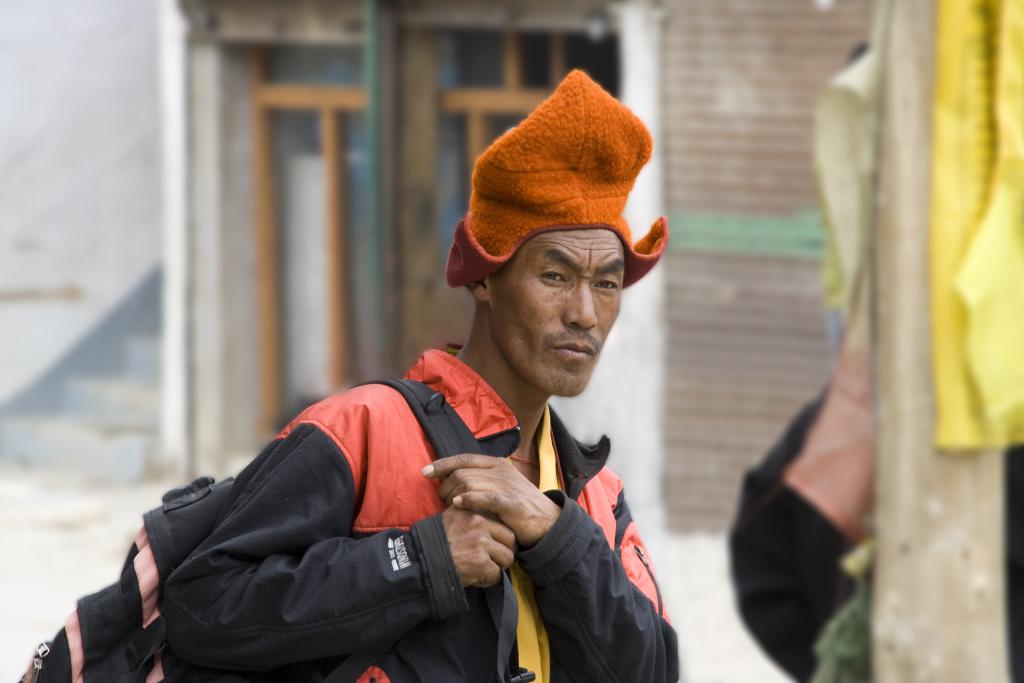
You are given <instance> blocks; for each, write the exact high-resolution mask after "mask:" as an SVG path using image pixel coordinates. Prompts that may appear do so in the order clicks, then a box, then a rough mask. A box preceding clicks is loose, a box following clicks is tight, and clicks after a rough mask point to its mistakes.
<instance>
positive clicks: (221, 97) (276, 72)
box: [0, 0, 869, 530]
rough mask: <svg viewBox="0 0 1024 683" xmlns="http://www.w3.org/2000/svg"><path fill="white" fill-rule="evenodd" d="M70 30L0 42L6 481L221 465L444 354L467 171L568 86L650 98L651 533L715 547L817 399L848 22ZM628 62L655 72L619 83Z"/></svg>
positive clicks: (163, 23) (397, 15) (68, 10)
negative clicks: (658, 390)
mask: <svg viewBox="0 0 1024 683" xmlns="http://www.w3.org/2000/svg"><path fill="white" fill-rule="evenodd" d="M89 7H90V9H89V10H88V11H84V10H81V11H77V10H78V8H79V6H78V5H77V4H73V3H69V2H66V1H64V2H51V3H46V4H43V5H23V6H20V7H11V8H8V9H6V10H5V14H7V15H11V17H10V18H11V19H12V20H11V21H5V22H4V24H3V26H4V28H2V29H0V31H2V32H3V33H5V34H6V36H5V43H4V44H5V45H6V46H7V47H6V50H7V51H9V52H10V57H11V59H6V60H5V63H6V71H7V73H8V76H7V78H8V79H9V80H10V82H11V83H10V86H11V87H9V88H8V90H9V92H14V93H17V96H16V97H10V98H5V99H4V103H3V104H2V105H0V107H2V108H0V116H2V120H3V121H4V124H5V125H4V126H3V127H2V130H0V136H3V138H4V144H2V145H0V149H2V150H3V155H4V162H5V163H4V165H5V168H6V169H7V173H5V177H6V180H7V181H6V182H5V183H4V185H3V187H2V188H0V198H2V199H0V206H2V207H3V212H2V213H3V220H2V223H0V224H2V226H3V227H2V230H0V240H2V242H3V244H2V246H0V260H2V261H0V335H2V341H0V348H2V349H3V351H2V353H3V355H2V357H0V453H2V454H3V456H4V457H7V458H12V459H17V460H21V461H26V462H31V463H33V464H37V463H38V464H44V463H47V462H49V463H53V464H57V463H59V464H60V465H62V466H70V467H81V468H82V469H83V470H87V471H90V472H93V473H102V474H107V475H110V476H112V477H115V478H122V479H134V478H138V477H140V476H143V475H144V474H145V473H146V472H151V471H165V470H167V469H172V470H173V469H177V470H179V471H181V470H208V469H213V470H224V469H227V468H228V467H229V466H230V465H229V464H230V462H231V459H232V458H233V457H249V456H251V455H252V454H253V453H255V452H256V451H257V450H258V448H259V446H260V444H261V443H262V442H263V441H264V440H265V439H266V438H267V437H268V436H270V435H271V434H272V433H273V431H274V430H275V429H276V428H277V427H278V426H280V425H281V424H282V423H283V422H284V421H286V420H287V419H288V417H290V416H291V415H293V414H295V413H296V412H297V411H298V410H299V409H300V408H301V407H302V406H303V405H304V404H305V403H307V402H309V401H311V400H315V399H316V398H319V397H321V396H323V395H326V394H327V393H329V392H330V391H332V390H334V389H336V388H338V387H341V386H345V385H347V384H351V383H354V382H359V381H365V380H368V379H371V378H374V377H378V376H381V375H383V374H389V373H395V372H399V371H401V369H402V368H404V367H405V366H406V365H407V364H408V363H409V362H410V361H411V360H412V359H414V358H415V356H416V354H417V353H418V351H419V350H421V349H422V348H424V347H426V346H430V345H436V344H438V343H442V342H445V341H457V340H459V339H460V338H461V335H462V334H463V333H464V330H465V328H466V322H467V320H468V313H469V308H468V302H467V300H466V298H465V297H463V296H460V293H459V292H455V291H451V290H450V289H448V288H447V287H446V286H445V285H444V283H443V279H442V275H441V274H442V269H443V264H444V259H445V256H446V249H447V245H448V243H449V240H450V236H451V233H452V230H453V228H454V226H455V224H456V223H457V221H458V219H459V217H460V216H461V214H462V213H463V211H464V209H465V207H466V204H467V200H468V192H469V171H470V169H471V167H472V162H473V159H474V158H475V157H476V156H477V155H478V154H479V153H480V152H481V151H482V150H483V149H484V148H485V147H486V146H487V144H489V142H490V141H491V140H492V139H493V138H495V137H496V136H498V135H500V134H501V133H502V132H503V131H504V130H506V129H507V128H509V127H510V126H512V125H514V124H515V123H516V122H518V121H519V120H520V119H521V118H522V117H523V116H524V115H525V114H526V113H527V112H529V111H530V110H531V109H532V108H533V107H534V106H535V105H536V104H537V103H538V102H540V101H541V99H543V98H544V97H545V96H546V94H547V93H549V92H550V90H551V89H552V88H553V86H554V85H555V84H556V83H557V82H558V80H559V79H560V77H561V76H562V75H564V74H565V73H566V72H567V70H568V69H571V68H582V69H584V70H586V71H587V72H588V73H590V74H591V76H593V77H594V78H595V79H596V80H597V81H599V82H600V83H601V84H602V85H604V86H605V87H606V88H607V89H608V90H609V91H610V92H612V93H613V94H616V95H618V96H620V97H621V96H622V93H623V92H624V91H626V90H628V89H629V88H630V87H632V88H634V90H640V91H643V92H644V93H646V94H647V96H648V97H650V98H653V101H654V102H656V103H657V112H655V116H656V119H655V120H656V121H657V122H658V124H659V125H658V130H656V131H655V133H656V138H657V139H658V144H659V150H658V154H657V156H656V159H655V162H654V163H655V164H657V165H658V166H659V167H660V169H659V174H660V183H659V184H660V187H659V188H658V191H659V194H660V198H661V206H660V207H654V209H653V211H650V212H648V215H647V218H646V220H653V218H654V217H656V214H657V213H666V214H668V215H669V217H670V223H671V226H672V231H673V234H672V241H671V247H672V250H671V253H670V254H669V256H668V258H667V263H666V264H665V266H664V268H663V269H662V270H663V271H664V274H663V277H664V285H663V286H664V288H665V289H664V296H663V306H664V316H663V319H664V325H665V335H666V337H665V344H664V348H665V349H666V353H665V354H664V355H665V358H664V363H665V365H664V368H663V370H662V372H663V376H664V383H663V386H664V389H663V391H664V395H663V403H662V405H661V406H660V410H661V411H662V412H663V415H664V419H663V422H662V424H663V425H664V430H665V435H664V436H665V438H664V445H665V453H666V457H665V458H664V465H663V467H664V479H663V481H664V489H665V498H666V501H667V503H668V509H669V513H670V514H669V516H668V521H669V525H670V527H671V528H673V529H676V530H720V529H721V528H722V526H723V522H724V521H725V520H726V519H727V517H728V515H729V513H730V511H731V509H732V506H733V500H734V493H735V491H736V485H737V481H738V476H739V472H740V471H741V470H742V469H743V468H744V467H745V466H746V465H747V464H748V463H750V462H751V461H752V460H753V459H755V458H757V457H758V456H759V455H760V454H761V453H763V451H764V450H765V448H766V447H767V445H768V444H769V442H770V441H771V439H772V438H773V436H774V435H775V434H776V433H777V432H778V430H779V428H780V426H781V425H782V424H783V423H784V422H785V420H786V419H787V417H788V416H789V415H791V414H792V413H793V411H794V410H795V409H796V408H797V407H798V405H799V404H800V403H801V402H803V401H804V400H806V399H808V398H809V397H811V396H813V395H814V394H815V393H816V392H817V391H818V390H819V388H820V386H821V385H822V384H823V382H824V381H825V379H826V377H827V372H828V367H829V363H830V351H829V345H828V340H827V337H826V332H825V326H824V323H823V321H824V317H823V312H822V311H823V307H822V304H821V300H822V296H821V284H820V275H819V272H820V270H819V266H820V258H821V251H822V244H823V232H822V226H821V225H820V220H819V213H818V212H817V210H816V203H817V195H816V189H815V183H814V176H813V168H812V163H811V144H812V138H813V130H812V115H813V104H814V98H815V95H816V93H817V91H818V90H819V89H820V87H821V86H822V85H823V84H824V83H825V82H826V81H827V79H828V77H829V76H830V75H831V74H833V73H834V72H835V71H836V70H838V69H839V68H840V67H841V66H842V65H843V64H844V62H845V60H846V58H847V55H848V53H849V51H850V49H851V48H852V47H853V46H854V45H855V44H857V43H858V42H860V41H861V40H863V37H864V35H865V34H866V31H867V22H868V15H869V7H868V2H867V1H866V0H836V1H835V2H832V3H824V2H818V3H814V2H810V1H809V0H785V1H783V0H778V1H774V2H763V1H761V0H732V1H730V2H702V1H699V0H666V1H665V2H663V3H659V4H656V5H655V4H648V3H631V2H613V3H608V2H602V1H599V0H573V1H565V2H558V3H551V2H532V1H523V0H519V1H516V2H487V3H482V2H471V1H469V0H461V1H459V2H454V1H447V2H358V1H351V2H342V1H337V0H334V1H331V0H302V1H298V2H289V3H281V2H274V1H272V0H262V1H258V0H247V1H246V2H240V1H237V0H235V1H232V0H183V1H182V2H180V3H174V2H170V1H168V2H164V3H162V4H160V3H124V2H118V1H116V0H93V1H92V2H91V3H89ZM637 10H639V11H641V12H643V13H645V14H646V15H647V16H648V17H649V18H650V20H649V21H641V22H633V23H629V22H626V21H623V20H622V18H623V13H624V12H626V13H629V12H631V11H637ZM623 26H631V27H633V28H632V29H630V30H632V31H633V33H634V35H631V36H623V35H622V31H623ZM638 31H639V34H637V32H638ZM645 44H650V45H654V46H658V47H657V48H656V49H657V52H656V56H657V60H656V61H657V63H656V64H655V68H656V70H655V71H653V72H651V71H649V70H643V69H640V70H634V71H632V72H631V71H628V70H625V69H624V63H625V62H626V61H627V60H628V58H629V57H630V56H631V55H633V54H634V52H635V51H636V50H637V49H638V48H636V46H637V45H645ZM626 45H628V46H630V47H629V48H628V50H627V48H626V47H624V46H626ZM639 49H643V48H639ZM630 79H632V81H630ZM641 115H642V116H643V114H641ZM646 118H648V119H649V118H650V117H646ZM645 229H646V225H644V224H636V223H635V222H634V232H635V233H638V234H641V233H642V232H643V231H644V230H645ZM659 286H661V285H659ZM161 365H162V367H163V373H162V374H161V372H160V370H161ZM161 377H162V385H161ZM161 399H162V401H161Z"/></svg>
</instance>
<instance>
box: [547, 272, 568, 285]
mask: <svg viewBox="0 0 1024 683" xmlns="http://www.w3.org/2000/svg"><path fill="white" fill-rule="evenodd" d="M544 278H545V279H546V280H553V281H554V282H565V278H564V277H562V274H561V273H556V272H554V271H553V270H549V271H548V272H546V273H544Z"/></svg>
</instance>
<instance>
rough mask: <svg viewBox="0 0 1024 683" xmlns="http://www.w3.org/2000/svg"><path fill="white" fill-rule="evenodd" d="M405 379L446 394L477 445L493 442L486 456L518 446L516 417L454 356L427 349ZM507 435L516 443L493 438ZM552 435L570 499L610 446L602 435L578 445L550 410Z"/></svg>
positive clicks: (596, 469) (591, 475) (594, 471)
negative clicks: (598, 438)
mask: <svg viewBox="0 0 1024 683" xmlns="http://www.w3.org/2000/svg"><path fill="white" fill-rule="evenodd" d="M405 376H406V377H407V378H408V379H414V380H417V381H419V382H423V383H424V384H426V385H427V386H429V387H430V388H431V389H433V390H434V391H439V392H441V393H442V394H444V397H445V400H446V401H448V404H449V405H451V406H452V408H454V409H455V412H457V413H458V414H459V417H461V418H462V421H463V422H465V423H466V426H467V427H469V429H470V431H471V432H473V435H474V436H475V437H476V438H477V440H478V441H481V442H483V441H485V440H490V441H492V442H493V443H492V444H481V445H482V446H484V447H485V450H486V451H487V452H488V453H489V454H490V455H501V456H505V455H508V454H509V453H511V452H512V451H514V450H515V449H516V447H517V446H518V444H519V437H518V432H519V421H518V420H517V419H516V416H515V413H513V412H512V409H511V408H509V407H508V404H506V403H505V401H504V400H502V398H501V397H500V396H498V392H496V391H495V390H494V389H493V388H492V387H491V385H489V384H488V383H487V382H486V381H485V380H484V378H483V377H481V376H480V375H478V374H477V373H476V371H475V370H473V369H472V368H471V367H469V366H468V365H466V364H465V363H463V362H462V361H460V360H459V359H458V358H456V357H455V355H453V354H451V353H448V352H446V351H442V350H440V349H431V350H429V351H427V352H425V353H424V354H423V355H422V356H420V358H419V360H418V361H416V363H415V364H414V365H413V366H412V367H411V368H409V370H408V372H406V374H405ZM507 432H514V435H510V436H514V438H511V439H497V440H493V439H491V437H494V436H496V435H499V434H503V433H507ZM551 433H552V436H553V437H554V440H555V449H556V450H557V451H558V463H559V465H560V467H561V470H562V482H563V484H564V485H565V492H566V494H567V495H568V496H569V497H570V498H573V499H576V498H579V495H580V493H581V492H582V491H583V488H584V487H585V486H586V485H587V482H589V481H590V480H591V479H593V478H594V476H595V475H596V474H597V473H598V472H600V471H601V468H602V467H604V466H605V463H606V462H607V461H608V454H609V452H610V450H611V442H610V441H609V440H608V437H607V436H602V437H601V439H600V440H599V441H598V442H597V443H596V444H594V445H587V444H583V443H580V442H579V441H577V440H576V439H575V438H573V436H572V435H571V434H570V433H569V430H568V429H567V428H566V427H565V424H564V423H563V422H562V420H561V418H559V417H558V415H557V414H556V413H555V411H554V410H552V411H551ZM488 446H493V448H492V447H488ZM491 451H503V452H491Z"/></svg>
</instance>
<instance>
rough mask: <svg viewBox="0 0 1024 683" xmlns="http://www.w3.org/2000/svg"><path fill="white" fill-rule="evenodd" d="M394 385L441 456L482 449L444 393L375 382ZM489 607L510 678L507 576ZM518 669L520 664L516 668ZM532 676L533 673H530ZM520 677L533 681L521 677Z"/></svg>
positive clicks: (332, 679)
mask: <svg viewBox="0 0 1024 683" xmlns="http://www.w3.org/2000/svg"><path fill="white" fill-rule="evenodd" d="M374 384H384V385H386V386H389V387H391V388H392V389H394V390H395V391H397V392H398V393H400V394H401V395H402V396H403V397H404V398H405V401H406V403H408V404H409V408H410V409H411V410H412V412H413V414H414V415H415V416H416V419H417V420H418V421H419V423H420V427H422V428H423V431H424V433H425V434H426V435H427V438H428V439H429V440H430V443H431V445H432V446H433V447H434V452H435V453H436V454H437V457H438V458H447V457H448V456H451V455H458V454H459V453H476V452H479V450H480V444H479V443H477V440H476V437H475V436H473V432H471V431H470V430H469V427H467V426H466V423H465V422H463V421H462V418H461V417H459V414H458V413H457V412H455V409H454V408H452V407H451V405H449V404H448V401H446V400H445V398H444V394H442V393H440V392H438V391H434V390H433V389H431V388H430V387H428V386H427V385H426V384H423V383H422V382H417V381H415V380H411V379H387V380H380V381H378V382H374ZM487 593H488V596H487V606H488V608H489V609H490V611H491V616H492V619H493V620H494V624H495V628H496V629H497V630H498V659H497V661H498V667H497V676H498V678H497V680H507V679H508V676H507V673H506V671H507V668H506V667H507V666H508V665H507V664H506V662H508V661H509V657H510V655H511V654H512V648H513V646H514V643H515V632H516V622H517V613H518V605H517V604H516V598H515V593H514V592H513V589H512V585H511V583H510V582H509V579H508V576H505V575H503V576H502V583H501V585H500V587H499V586H492V587H491V588H489V589H487ZM392 645H394V643H393V642H389V643H386V644H385V645H384V646H381V647H377V648H373V649H369V650H364V651H361V652H355V653H353V654H352V655H350V656H349V657H348V658H347V659H345V661H343V662H342V663H341V664H340V665H339V666H338V668H336V669H335V670H334V671H332V672H331V674H330V675H329V676H328V677H327V678H326V679H325V681H324V683H351V682H352V681H355V680H356V679H357V678H358V677H359V676H360V675H361V674H362V673H363V672H364V671H366V669H367V667H369V666H371V665H372V664H373V663H374V662H376V661H377V660H378V659H380V657H382V656H383V655H384V653H385V652H387V651H388V650H390V649H391V646H392ZM516 668H518V667H516ZM531 675H532V674H531ZM520 680H523V681H527V680H533V679H532V678H522V679H520Z"/></svg>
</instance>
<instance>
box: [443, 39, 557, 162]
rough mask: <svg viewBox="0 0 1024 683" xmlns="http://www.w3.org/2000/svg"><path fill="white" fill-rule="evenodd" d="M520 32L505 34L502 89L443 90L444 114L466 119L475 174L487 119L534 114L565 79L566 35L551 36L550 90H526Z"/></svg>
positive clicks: (484, 142) (468, 151) (483, 146)
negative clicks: (492, 116) (460, 116)
mask: <svg viewBox="0 0 1024 683" xmlns="http://www.w3.org/2000/svg"><path fill="white" fill-rule="evenodd" d="M520 35H521V32H520V31H505V33H504V35H503V50H504V59H503V60H502V61H503V62H504V64H503V65H502V66H503V73H502V84H501V86H499V87H473V88H458V87H457V88H444V89H443V90H442V91H441V111H442V112H443V113H445V114H462V115H464V116H465V117H466V137H467V140H466V157H467V158H466V168H467V170H468V171H470V172H471V171H472V169H473V165H474V164H475V163H476V160H477V158H478V157H479V156H480V155H481V154H482V153H483V151H484V150H485V149H486V148H487V145H488V144H489V143H490V141H489V140H488V139H487V124H486V119H487V116H490V115H494V114H522V115H524V116H525V115H526V114H529V113H530V112H531V111H533V110H534V109H535V108H536V107H537V105H538V104H540V103H541V102H543V101H544V100H545V99H546V98H547V97H548V95H550V94H551V91H552V90H553V89H554V88H555V87H557V86H558V83H559V82H560V81H561V80H562V77H563V76H565V70H566V63H567V60H566V52H565V35H564V34H562V33H550V34H549V35H550V36H551V56H550V63H549V65H548V69H549V72H550V81H551V87H550V88H524V87H522V83H523V74H522V43H521V41H520V40H519V38H520Z"/></svg>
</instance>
